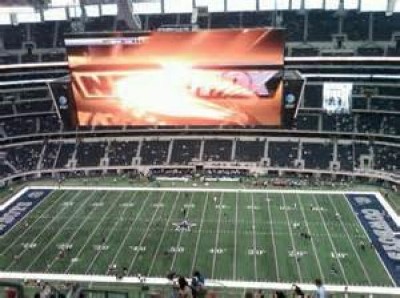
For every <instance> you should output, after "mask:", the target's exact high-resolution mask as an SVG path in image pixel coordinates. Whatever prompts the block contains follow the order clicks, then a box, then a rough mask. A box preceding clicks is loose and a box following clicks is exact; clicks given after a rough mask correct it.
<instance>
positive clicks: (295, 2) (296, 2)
mask: <svg viewBox="0 0 400 298" xmlns="http://www.w3.org/2000/svg"><path fill="white" fill-rule="evenodd" d="M300 8H301V0H292V9H300Z"/></svg>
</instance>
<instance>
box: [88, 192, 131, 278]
mask: <svg viewBox="0 0 400 298" xmlns="http://www.w3.org/2000/svg"><path fill="white" fill-rule="evenodd" d="M121 195H122V193H121ZM136 195H137V192H135V194H134V195H133V196H132V197H131V198H130V200H129V203H133V201H134V200H135V198H136ZM128 209H129V207H128V206H126V207H124V210H123V211H122V214H121V217H123V216H124V215H125V213H126V211H127V210H128ZM118 224H119V222H118V220H117V221H115V223H114V224H113V226H112V228H111V229H110V230H109V232H108V234H107V236H106V237H105V239H106V242H107V241H108V239H109V238H110V236H111V235H112V233H113V232H114V230H115V229H116V228H117V226H118ZM100 253H101V250H98V251H97V253H96V255H95V256H94V257H93V259H92V261H91V262H90V264H89V266H88V268H87V269H86V272H85V274H87V273H88V272H89V271H90V269H92V266H93V265H94V263H95V262H96V260H97V258H98V257H99V255H100Z"/></svg>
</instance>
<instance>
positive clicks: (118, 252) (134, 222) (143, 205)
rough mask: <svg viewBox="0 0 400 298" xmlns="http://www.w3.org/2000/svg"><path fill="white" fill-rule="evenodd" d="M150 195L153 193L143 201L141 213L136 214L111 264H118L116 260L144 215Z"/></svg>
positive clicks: (148, 194)
mask: <svg viewBox="0 0 400 298" xmlns="http://www.w3.org/2000/svg"><path fill="white" fill-rule="evenodd" d="M150 193H151V192H148V193H147V195H146V198H145V199H144V200H143V202H142V205H141V206H140V209H139V211H138V212H137V213H136V217H135V219H134V220H133V221H132V223H131V225H130V226H129V229H128V231H127V232H126V234H125V236H124V239H123V240H122V242H121V244H120V245H119V247H118V249H117V252H116V253H115V255H114V258H113V259H112V261H111V263H110V264H115V262H116V260H117V258H118V256H119V254H120V253H121V250H122V248H123V247H124V245H125V242H126V241H127V240H128V237H129V235H130V233H131V231H132V229H133V227H134V226H135V224H136V222H137V220H138V219H139V217H140V215H141V214H142V212H143V210H144V208H145V207H146V203H147V201H148V200H149V197H150Z"/></svg>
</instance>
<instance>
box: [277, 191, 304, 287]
mask: <svg viewBox="0 0 400 298" xmlns="http://www.w3.org/2000/svg"><path fill="white" fill-rule="evenodd" d="M281 197H282V200H283V205H284V206H286V200H285V196H284V195H283V193H281ZM285 215H286V221H287V225H288V228H289V235H290V240H291V242H292V247H293V250H294V251H297V249H296V243H295V241H294V237H293V231H292V226H291V225H290V221H289V214H288V211H287V210H286V209H285ZM294 259H295V261H296V267H297V274H298V275H299V280H300V282H303V275H302V274H301V270H300V264H299V260H298V258H296V257H295V258H294Z"/></svg>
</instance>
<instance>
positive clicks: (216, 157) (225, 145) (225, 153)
mask: <svg viewBox="0 0 400 298" xmlns="http://www.w3.org/2000/svg"><path fill="white" fill-rule="evenodd" d="M230 160H232V141H229V140H206V141H204V152H203V161H230Z"/></svg>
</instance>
